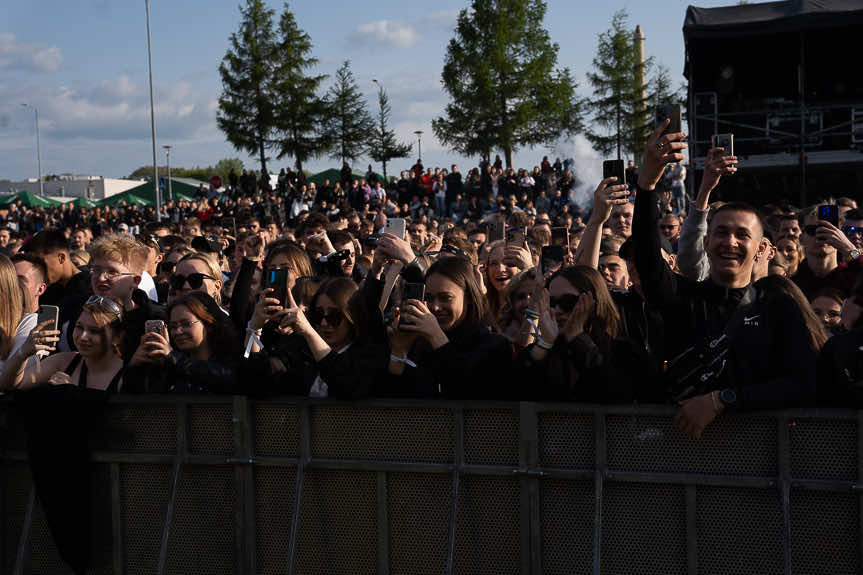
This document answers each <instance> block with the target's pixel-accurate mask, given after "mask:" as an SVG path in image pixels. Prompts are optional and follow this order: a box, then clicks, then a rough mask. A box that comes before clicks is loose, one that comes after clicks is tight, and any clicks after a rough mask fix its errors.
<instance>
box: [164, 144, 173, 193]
mask: <svg viewBox="0 0 863 575" xmlns="http://www.w3.org/2000/svg"><path fill="white" fill-rule="evenodd" d="M162 147H163V148H165V156H167V158H168V201H171V200H173V199H174V194H172V193H171V146H162Z"/></svg>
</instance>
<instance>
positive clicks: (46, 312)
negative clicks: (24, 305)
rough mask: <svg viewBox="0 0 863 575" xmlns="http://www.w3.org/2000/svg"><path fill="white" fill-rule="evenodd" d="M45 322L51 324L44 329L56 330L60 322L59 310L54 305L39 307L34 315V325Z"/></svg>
mask: <svg viewBox="0 0 863 575" xmlns="http://www.w3.org/2000/svg"><path fill="white" fill-rule="evenodd" d="M46 321H50V322H52V323H51V324H49V325H48V327H46V328H45V329H48V330H55V331H56V330H57V329H59V327H58V326H59V322H60V308H59V307H57V306H56V305H40V306H39V310H38V312H37V313H36V325H39V324H40V323H44V322H46Z"/></svg>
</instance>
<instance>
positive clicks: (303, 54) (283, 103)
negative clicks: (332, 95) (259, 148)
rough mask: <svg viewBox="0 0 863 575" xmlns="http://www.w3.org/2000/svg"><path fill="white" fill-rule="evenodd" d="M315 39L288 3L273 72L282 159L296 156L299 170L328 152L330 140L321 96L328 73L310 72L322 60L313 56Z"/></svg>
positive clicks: (283, 17) (280, 23)
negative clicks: (311, 54) (324, 128)
mask: <svg viewBox="0 0 863 575" xmlns="http://www.w3.org/2000/svg"><path fill="white" fill-rule="evenodd" d="M311 51H312V40H311V38H310V37H309V35H308V33H306V32H304V31H303V30H300V28H299V27H298V26H297V22H296V20H295V19H294V15H293V13H292V12H291V11H290V9H289V7H288V4H287V3H285V5H284V9H283V11H282V15H281V18H280V19H279V37H278V44H277V47H276V65H275V70H274V72H273V76H274V86H275V94H274V96H275V98H276V101H277V106H276V110H275V122H276V130H277V134H278V135H277V141H276V147H277V149H278V157H279V159H281V158H283V157H285V156H292V157H293V158H294V160H295V162H296V167H297V171H302V169H303V162H305V161H306V160H308V159H309V158H312V157H317V156H319V155H321V154H322V153H324V152H325V151H326V148H327V141H326V138H325V137H324V135H323V134H322V133H321V126H322V124H323V122H324V118H325V116H326V113H327V106H326V102H324V100H323V99H322V98H321V97H320V96H318V90H319V89H320V85H321V82H322V81H323V80H324V79H326V75H307V71H308V70H309V69H311V68H313V67H314V66H315V64H317V62H318V60H317V59H316V58H313V57H311V56H310V53H311Z"/></svg>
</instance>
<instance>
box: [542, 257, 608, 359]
mask: <svg viewBox="0 0 863 575" xmlns="http://www.w3.org/2000/svg"><path fill="white" fill-rule="evenodd" d="M557 277H561V278H563V279H565V280H566V281H568V282H569V284H570V285H571V286H572V287H574V288H575V289H577V290H578V291H580V292H581V293H584V292H590V293H592V294H593V297H594V299H595V300H596V309H595V310H594V312H593V314H591V316H590V319H588V321H587V324H586V325H585V326H584V329H585V331H586V332H587V334H588V335H589V336H590V338H591V339H592V340H593V342H594V343H595V344H596V345H597V347H599V348H600V349H602V350H603V351H608V350H609V349H610V348H611V343H612V342H613V341H614V340H615V338H617V335H618V334H619V333H620V314H619V313H618V312H617V306H616V305H615V304H614V300H613V299H611V294H610V293H609V292H608V287H607V286H606V284H605V279H604V278H603V277H602V275H601V274H600V273H599V272H598V271H597V270H595V269H593V268H592V267H589V266H572V267H568V268H562V269H561V270H559V271H558V272H556V273H555V274H554V275H552V276H551V278H550V279H549V281H548V283H549V285H551V282H552V281H554V279H555V278H557Z"/></svg>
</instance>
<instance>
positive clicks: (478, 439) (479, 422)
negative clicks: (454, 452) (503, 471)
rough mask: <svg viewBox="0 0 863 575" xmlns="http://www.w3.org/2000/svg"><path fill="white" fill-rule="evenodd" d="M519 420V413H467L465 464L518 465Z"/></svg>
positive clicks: (468, 410) (473, 411)
mask: <svg viewBox="0 0 863 575" xmlns="http://www.w3.org/2000/svg"><path fill="white" fill-rule="evenodd" d="M518 428H519V418H518V410H516V409H466V410H465V412H464V459H465V463H469V464H479V465H513V466H517V465H518V448H519V429H518Z"/></svg>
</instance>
